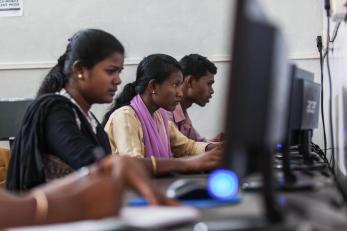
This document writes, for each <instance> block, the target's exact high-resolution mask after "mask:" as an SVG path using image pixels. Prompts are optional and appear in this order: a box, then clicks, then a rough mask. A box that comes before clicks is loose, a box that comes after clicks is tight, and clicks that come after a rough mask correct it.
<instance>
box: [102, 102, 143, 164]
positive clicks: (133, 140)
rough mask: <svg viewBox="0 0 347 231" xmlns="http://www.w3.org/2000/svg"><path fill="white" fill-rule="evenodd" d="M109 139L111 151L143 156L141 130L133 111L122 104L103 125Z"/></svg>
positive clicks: (119, 153) (118, 153)
mask: <svg viewBox="0 0 347 231" xmlns="http://www.w3.org/2000/svg"><path fill="white" fill-rule="evenodd" d="M105 131H106V133H107V134H108V137H109V139H110V144H111V148H112V153H114V154H117V155H129V156H132V157H140V158H143V157H144V153H145V147H144V144H143V141H142V140H143V132H142V127H141V123H140V121H139V120H138V118H137V117H136V114H135V111H134V110H133V109H132V108H131V107H130V106H124V107H121V108H119V109H117V110H116V111H114V112H113V113H112V114H111V116H110V118H109V120H108V121H107V123H106V125H105Z"/></svg>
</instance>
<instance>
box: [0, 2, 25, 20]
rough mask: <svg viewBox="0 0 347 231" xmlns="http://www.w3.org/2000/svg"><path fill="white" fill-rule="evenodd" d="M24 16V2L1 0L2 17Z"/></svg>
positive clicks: (0, 13)
mask: <svg viewBox="0 0 347 231" xmlns="http://www.w3.org/2000/svg"><path fill="white" fill-rule="evenodd" d="M22 15H23V0H0V17H7V16H22Z"/></svg>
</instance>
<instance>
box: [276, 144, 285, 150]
mask: <svg viewBox="0 0 347 231" xmlns="http://www.w3.org/2000/svg"><path fill="white" fill-rule="evenodd" d="M276 148H277V150H282V149H283V148H284V145H283V144H276Z"/></svg>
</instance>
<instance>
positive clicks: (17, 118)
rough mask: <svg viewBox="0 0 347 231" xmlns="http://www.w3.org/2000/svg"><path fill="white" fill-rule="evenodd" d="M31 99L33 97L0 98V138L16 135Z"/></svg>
mask: <svg viewBox="0 0 347 231" xmlns="http://www.w3.org/2000/svg"><path fill="white" fill-rule="evenodd" d="M32 101H33V99H0V111H1V113H0V140H9V138H13V137H15V136H16V135H17V133H18V132H19V128H20V126H21V123H22V119H23V116H24V114H25V112H26V110H27V108H28V106H29V105H30V104H31V102H32Z"/></svg>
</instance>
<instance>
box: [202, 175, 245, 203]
mask: <svg viewBox="0 0 347 231" xmlns="http://www.w3.org/2000/svg"><path fill="white" fill-rule="evenodd" d="M238 186H239V181H238V177H237V175H236V174H235V173H234V172H233V171H230V170H224V169H220V170H215V171H213V172H212V173H211V175H210V176H209V178H208V191H209V193H210V195H211V196H213V197H215V198H218V199H225V200H226V199H231V198H233V197H234V196H235V195H236V194H237V192H238Z"/></svg>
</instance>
